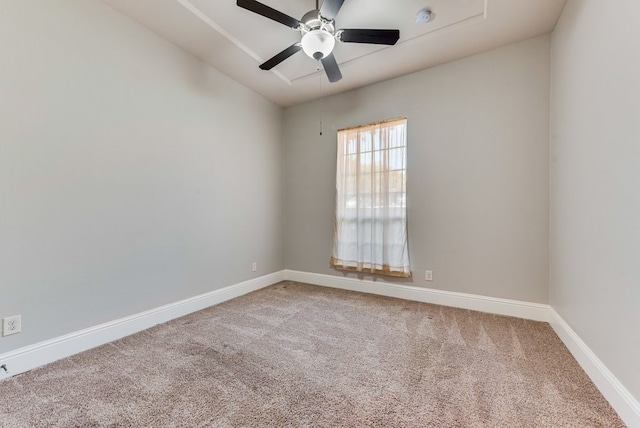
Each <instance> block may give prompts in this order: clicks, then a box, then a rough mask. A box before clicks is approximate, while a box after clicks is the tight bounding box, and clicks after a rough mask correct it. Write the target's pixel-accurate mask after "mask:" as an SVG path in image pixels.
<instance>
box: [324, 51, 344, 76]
mask: <svg viewBox="0 0 640 428" xmlns="http://www.w3.org/2000/svg"><path fill="white" fill-rule="evenodd" d="M321 61H322V66H323V67H324V71H325V73H327V77H328V78H329V82H331V83H335V82H337V81H338V80H340V79H342V73H341V72H340V67H338V62H337V61H336V57H335V56H333V54H332V53H331V54H329V55H327V56H326V57H324V58H322V60H321Z"/></svg>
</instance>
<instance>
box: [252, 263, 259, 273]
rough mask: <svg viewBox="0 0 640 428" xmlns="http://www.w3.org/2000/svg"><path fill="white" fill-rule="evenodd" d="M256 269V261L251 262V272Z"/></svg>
mask: <svg viewBox="0 0 640 428" xmlns="http://www.w3.org/2000/svg"><path fill="white" fill-rule="evenodd" d="M257 270H258V263H256V262H253V263H251V272H255V271H257Z"/></svg>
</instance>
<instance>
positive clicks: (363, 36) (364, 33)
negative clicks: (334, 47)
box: [338, 29, 400, 45]
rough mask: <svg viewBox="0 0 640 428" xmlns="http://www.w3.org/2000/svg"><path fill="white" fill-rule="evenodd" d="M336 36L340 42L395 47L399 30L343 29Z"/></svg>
mask: <svg viewBox="0 0 640 428" xmlns="http://www.w3.org/2000/svg"><path fill="white" fill-rule="evenodd" d="M338 34H339V39H340V41H341V42H345V43H371V44H374V45H395V44H396V42H397V41H398V39H399V38H400V30H367V29H345V30H339V32H338Z"/></svg>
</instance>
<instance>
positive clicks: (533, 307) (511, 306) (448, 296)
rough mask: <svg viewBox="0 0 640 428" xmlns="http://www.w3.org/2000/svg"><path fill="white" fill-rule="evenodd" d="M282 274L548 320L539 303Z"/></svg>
mask: <svg viewBox="0 0 640 428" xmlns="http://www.w3.org/2000/svg"><path fill="white" fill-rule="evenodd" d="M285 276H286V278H287V279H288V280H292V281H299V282H305V283H307V284H315V285H321V286H325V287H333V288H341V289H343V290H352V291H360V292H363V293H371V294H378V295H381V296H387V297H396V298H399V299H406V300H413V301H416V302H423V303H432V304H436V305H443V306H452V307H455V308H461V309H470V310H474V311H480V312H488V313H491V314H497V315H507V316H512V317H517V318H524V319H528V320H534V321H545V322H548V321H549V305H544V304H541V303H529V302H522V301H519V300H509V299H500V298H496V297H486V296H480V295H477V294H466V293H456V292H453V291H442V290H434V289H430V288H422V287H416V286H412V285H403V284H391V283H388V282H380V281H369V280H364V279H357V278H348V277H340V276H334V275H324V274H318V273H308V272H299V271H293V270H285Z"/></svg>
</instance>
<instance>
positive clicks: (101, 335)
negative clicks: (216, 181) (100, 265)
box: [0, 271, 285, 380]
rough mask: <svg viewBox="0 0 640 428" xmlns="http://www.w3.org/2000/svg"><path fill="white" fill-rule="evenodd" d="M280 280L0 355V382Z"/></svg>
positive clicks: (244, 285)
mask: <svg viewBox="0 0 640 428" xmlns="http://www.w3.org/2000/svg"><path fill="white" fill-rule="evenodd" d="M284 279H285V274H284V271H280V272H275V273H272V274H269V275H265V276H261V277H259V278H254V279H250V280H248V281H245V282H241V283H239V284H235V285H231V286H228V287H224V288H221V289H218V290H214V291H211V292H209V293H205V294H201V295H199V296H195V297H191V298H189V299H185V300H181V301H179V302H175V303H171V304H168V305H165V306H161V307H158V308H154V309H151V310H148V311H145V312H140V313H138V314H135V315H131V316H128V317H125V318H120V319H117V320H115V321H111V322H107V323H104V324H100V325H97V326H94V327H90V328H87V329H84V330H80V331H76V332H74V333H70V334H66V335H64V336H60V337H56V338H54V339H50V340H46V341H44V342H40V343H36V344H35V345H30V346H26V347H24V348H20V349H17V350H15V351H10V352H7V353H5V354H0V365H5V366H6V368H7V370H8V373H7V372H5V371H4V370H2V369H0V380H2V379H4V378H7V377H10V376H14V375H17V374H20V373H23V372H26V371H28V370H32V369H34V368H36V367H40V366H43V365H45V364H48V363H52V362H54V361H57V360H59V359H61V358H65V357H68V356H71V355H74V354H77V353H79V352H82V351H86V350H87V349H91V348H95V347H96V346H100V345H103V344H105V343H109V342H112V341H114V340H117V339H120V338H122V337H125V336H129V335H131V334H133V333H137V332H139V331H142V330H145V329H147V328H150V327H153V326H154V325H157V324H161V323H163V322H167V321H170V320H172V319H175V318H179V317H182V316H184V315H188V314H190V313H192V312H196V311H199V310H202V309H205V308H208V307H209V306H213V305H217V304H219V303H222V302H225V301H227V300H231V299H233V298H235V297H238V296H242V295H243V294H247V293H250V292H252V291H255V290H259V289H261V288H264V287H267V286H269V285H272V284H275V283H277V282H280V281H283V280H284Z"/></svg>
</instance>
